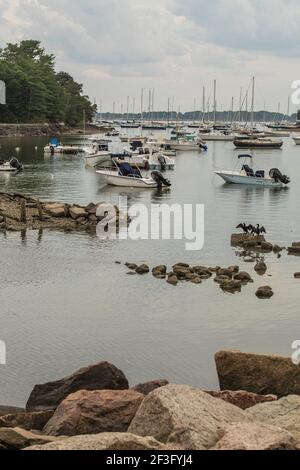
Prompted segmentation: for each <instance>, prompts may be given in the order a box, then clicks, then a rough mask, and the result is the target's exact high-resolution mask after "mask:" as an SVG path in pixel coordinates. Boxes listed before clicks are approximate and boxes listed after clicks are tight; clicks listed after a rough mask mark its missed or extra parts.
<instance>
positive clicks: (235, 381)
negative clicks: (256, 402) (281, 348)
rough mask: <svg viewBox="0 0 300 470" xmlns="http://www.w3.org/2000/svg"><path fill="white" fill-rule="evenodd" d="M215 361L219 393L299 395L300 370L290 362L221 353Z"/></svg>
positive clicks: (253, 355)
mask: <svg viewBox="0 0 300 470" xmlns="http://www.w3.org/2000/svg"><path fill="white" fill-rule="evenodd" d="M215 360H216V366H217V372H218V376H219V381H220V388H221V390H234V391H238V390H246V391H248V392H252V393H257V394H259V395H269V394H271V395H272V394H274V395H277V396H278V397H284V396H287V395H293V394H295V395H300V368H299V367H298V366H296V365H294V364H293V363H292V361H291V358H285V357H279V356H264V355H260V354H247V353H242V352H240V351H220V352H218V353H217V354H216V356H215Z"/></svg>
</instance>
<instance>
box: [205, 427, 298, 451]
mask: <svg viewBox="0 0 300 470" xmlns="http://www.w3.org/2000/svg"><path fill="white" fill-rule="evenodd" d="M220 436H222V437H221V439H220V441H219V442H218V443H217V445H216V446H215V447H214V448H213V449H212V450H223V451H224V450H228V451H229V450H231V451H260V450H264V451H270V450H297V449H298V447H297V442H296V440H295V439H294V437H293V436H292V434H290V433H289V432H287V431H285V430H284V429H281V428H279V427H275V426H270V425H265V424H261V423H246V424H231V425H229V426H226V427H225V428H224V430H223V431H222V432H221V434H220Z"/></svg>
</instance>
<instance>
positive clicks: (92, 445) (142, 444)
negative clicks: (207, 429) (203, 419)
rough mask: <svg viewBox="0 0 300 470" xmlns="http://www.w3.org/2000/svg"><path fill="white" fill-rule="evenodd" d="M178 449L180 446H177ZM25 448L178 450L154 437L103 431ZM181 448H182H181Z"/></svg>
mask: <svg viewBox="0 0 300 470" xmlns="http://www.w3.org/2000/svg"><path fill="white" fill-rule="evenodd" d="M177 449H178V448H177ZM25 450H31V451H32V450H46V451H54V450H85V451H86V450H92V451H95V450H107V451H112V450H115V451H130V452H132V451H137V450H163V451H164V450H166V451H167V450H176V448H175V447H173V446H166V445H164V444H162V443H161V442H158V441H156V440H155V439H154V438H153V437H140V436H136V435H134V434H130V433H102V434H95V435H86V436H76V437H70V438H67V439H63V440H57V441H56V442H54V443H52V444H46V445H44V446H33V447H29V448H28V449H25ZM179 450H180V449H179Z"/></svg>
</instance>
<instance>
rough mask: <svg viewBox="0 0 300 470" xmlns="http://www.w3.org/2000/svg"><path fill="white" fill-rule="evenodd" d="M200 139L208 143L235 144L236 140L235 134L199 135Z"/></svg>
mask: <svg viewBox="0 0 300 470" xmlns="http://www.w3.org/2000/svg"><path fill="white" fill-rule="evenodd" d="M199 137H200V139H204V140H206V141H207V142H209V141H210V142H233V141H234V140H235V138H236V135H234V134H224V133H221V132H211V133H210V134H206V133H204V134H199Z"/></svg>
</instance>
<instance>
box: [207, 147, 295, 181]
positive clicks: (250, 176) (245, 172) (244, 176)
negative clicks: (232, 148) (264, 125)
mask: <svg viewBox="0 0 300 470" xmlns="http://www.w3.org/2000/svg"><path fill="white" fill-rule="evenodd" d="M238 158H239V159H244V160H248V159H252V155H239V157H238ZM214 173H215V174H216V175H218V176H220V177H221V178H222V179H223V180H224V181H225V182H226V183H234V184H244V185H251V186H253V185H254V186H264V187H269V188H284V187H286V186H287V185H288V184H289V183H290V178H289V177H288V176H286V175H283V174H282V173H281V172H280V171H279V170H278V168H272V169H271V170H270V171H269V175H268V176H266V174H265V171H264V170H257V171H254V170H253V169H252V168H251V167H250V166H249V165H247V164H246V163H244V164H243V166H242V169H241V170H240V171H226V170H222V171H220V170H218V171H215V172H214Z"/></svg>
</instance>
